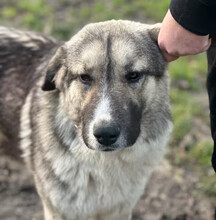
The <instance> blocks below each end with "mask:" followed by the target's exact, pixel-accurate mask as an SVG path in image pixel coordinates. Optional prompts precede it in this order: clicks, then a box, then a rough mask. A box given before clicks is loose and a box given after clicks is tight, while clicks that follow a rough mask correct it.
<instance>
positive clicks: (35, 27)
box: [0, 0, 216, 220]
mask: <svg viewBox="0 0 216 220" xmlns="http://www.w3.org/2000/svg"><path fill="white" fill-rule="evenodd" d="M169 3H170V0H149V1H147V0H133V1H132V0H88V1H87V0H86V1H84V0H19V1H17V0H1V1H0V25H3V26H9V27H15V28H18V29H23V30H31V31H37V32H43V33H45V34H48V35H52V36H54V37H55V38H57V39H59V40H68V39H69V38H70V37H71V36H72V35H73V34H74V33H76V32H77V31H78V30H79V29H80V28H82V27H83V26H84V25H85V24H87V23H90V22H98V21H104V20H109V19H129V20H135V21H140V22H143V23H156V22H161V21H162V19H163V17H164V15H165V13H166V11H167V9H168V7H169ZM206 72H207V62H206V55H205V54H200V55H197V56H188V57H182V58H180V59H178V60H177V61H175V62H173V63H171V64H170V65H169V74H170V77H171V90H170V99H171V104H172V115H173V120H174V131H173V134H172V138H171V141H170V146H169V150H168V153H167V156H166V159H165V161H164V162H163V163H162V164H161V166H159V168H158V170H157V171H156V173H155V174H154V175H153V177H152V179H151V181H150V183H149V185H148V187H147V190H146V193H145V194H144V196H143V197H142V198H141V200H140V202H139V203H138V205H137V206H136V209H135V211H134V216H133V219H140V220H141V219H145V220H169V219H170V220H181V219H182V220H193V219H194V220H195V219H196V220H199V219H200V220H211V219H213V212H214V207H215V205H216V202H215V201H216V177H215V174H214V172H213V169H212V168H211V162H210V161H211V154H212V146H213V142H212V140H211V136H210V129H209V109H208V97H207V93H206V88H205V81H206ZM0 142H1V134H0ZM29 179H31V178H29V176H28V174H27V173H26V170H25V168H24V167H23V166H22V165H20V164H18V163H16V162H14V161H11V160H10V159H8V158H6V157H4V156H3V155H1V157H0V198H1V201H0V204H1V205H0V219H1V220H13V219H32V218H33V219H41V206H40V203H39V200H38V198H37V195H36V192H35V190H34V187H33V185H32V181H31V180H29ZM32 216H34V217H32Z"/></svg>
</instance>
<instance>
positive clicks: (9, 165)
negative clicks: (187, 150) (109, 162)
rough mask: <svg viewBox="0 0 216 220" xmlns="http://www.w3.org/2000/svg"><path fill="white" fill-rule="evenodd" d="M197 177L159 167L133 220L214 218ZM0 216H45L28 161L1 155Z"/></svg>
mask: <svg viewBox="0 0 216 220" xmlns="http://www.w3.org/2000/svg"><path fill="white" fill-rule="evenodd" d="M195 184H197V178H196V177H195V176H194V175H191V174H190V173H189V172H188V173H187V172H186V171H184V170H182V169H179V168H175V167H173V166H170V164H169V162H168V161H167V160H164V161H163V163H161V164H160V166H159V167H158V168H157V170H156V172H155V173H154V174H153V176H152V178H151V179H150V181H149V183H148V185H147V188H146V191H145V193H144V194H143V196H142V197H141V199H140V200H139V202H138V204H137V205H136V207H135V209H134V213H133V220H212V219H213V213H214V206H215V205H216V202H215V201H213V199H209V198H207V197H205V196H203V195H200V194H199V193H197V192H196V190H195V189H194V188H196V187H194V186H195ZM0 198H1V202H0V203H1V205H0V219H1V220H20V219H22V220H30V219H32V220H42V219H43V215H42V206H41V204H40V200H39V197H38V195H37V192H36V190H35V188H34V183H33V180H32V176H31V175H30V174H29V172H28V171H27V169H26V168H25V165H24V164H22V163H20V162H15V161H13V160H11V159H10V158H7V157H5V156H1V157H0Z"/></svg>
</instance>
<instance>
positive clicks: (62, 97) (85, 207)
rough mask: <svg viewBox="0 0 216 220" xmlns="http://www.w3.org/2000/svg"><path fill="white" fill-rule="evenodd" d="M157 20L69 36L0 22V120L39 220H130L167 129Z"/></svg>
mask: <svg viewBox="0 0 216 220" xmlns="http://www.w3.org/2000/svg"><path fill="white" fill-rule="evenodd" d="M159 28H160V25H159V24H156V25H146V24H141V23H137V22H131V21H122V20H119V21H114V20H112V21H106V22H100V23H95V24H89V25H87V26H85V27H84V28H83V29H82V30H81V31H79V32H78V33H77V34H76V35H75V36H73V37H72V38H71V39H70V40H69V41H68V42H65V43H63V42H58V41H56V40H55V39H53V38H51V37H47V36H44V35H41V34H36V33H32V32H24V31H19V30H16V29H10V28H4V27H1V28H0V120H1V121H0V128H1V131H2V132H3V133H5V134H6V136H8V137H9V141H10V142H8V143H7V146H13V147H16V146H15V145H17V142H18V141H19V147H20V148H21V149H22V154H23V157H24V159H25V161H26V163H27V165H28V167H29V168H30V170H31V171H32V173H33V176H34V180H35V184H36V188H37V191H38V194H39V196H40V198H41V201H42V204H43V208H44V218H45V219H46V220H87V219H91V220H93V219H94V220H96V219H97V220H127V219H128V220H129V219H131V215H132V210H133V207H134V206H135V204H136V203H137V201H138V199H139V197H140V196H141V195H142V194H143V191H144V188H145V185H146V183H147V181H148V179H149V177H150V175H151V173H152V171H153V170H154V168H155V167H156V165H157V164H158V163H159V162H160V161H161V159H162V158H163V156H164V154H165V152H166V145H167V142H168V140H169V136H170V132H171V130H172V120H171V114H170V106H169V95H168V93H169V77H168V75H167V73H166V66H167V64H166V62H165V60H164V58H163V56H162V54H161V52H160V49H159V47H158V45H157V36H158V32H159Z"/></svg>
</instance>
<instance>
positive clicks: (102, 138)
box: [94, 126, 120, 146]
mask: <svg viewBox="0 0 216 220" xmlns="http://www.w3.org/2000/svg"><path fill="white" fill-rule="evenodd" d="M119 134H120V129H119V128H118V127H117V126H100V127H96V128H95V129H94V136H95V137H96V138H97V141H98V142H99V143H100V144H102V145H105V146H110V145H112V144H114V143H115V142H116V140H117V139H118V137H119Z"/></svg>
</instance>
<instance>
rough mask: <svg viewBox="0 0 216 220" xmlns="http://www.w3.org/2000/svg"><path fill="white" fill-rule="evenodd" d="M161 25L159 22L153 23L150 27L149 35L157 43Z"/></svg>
mask: <svg viewBox="0 0 216 220" xmlns="http://www.w3.org/2000/svg"><path fill="white" fill-rule="evenodd" d="M160 27H161V23H157V24H154V25H152V27H151V28H150V29H149V35H150V37H151V39H152V40H153V41H154V42H156V43H157V41H158V35H159V32H160Z"/></svg>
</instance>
